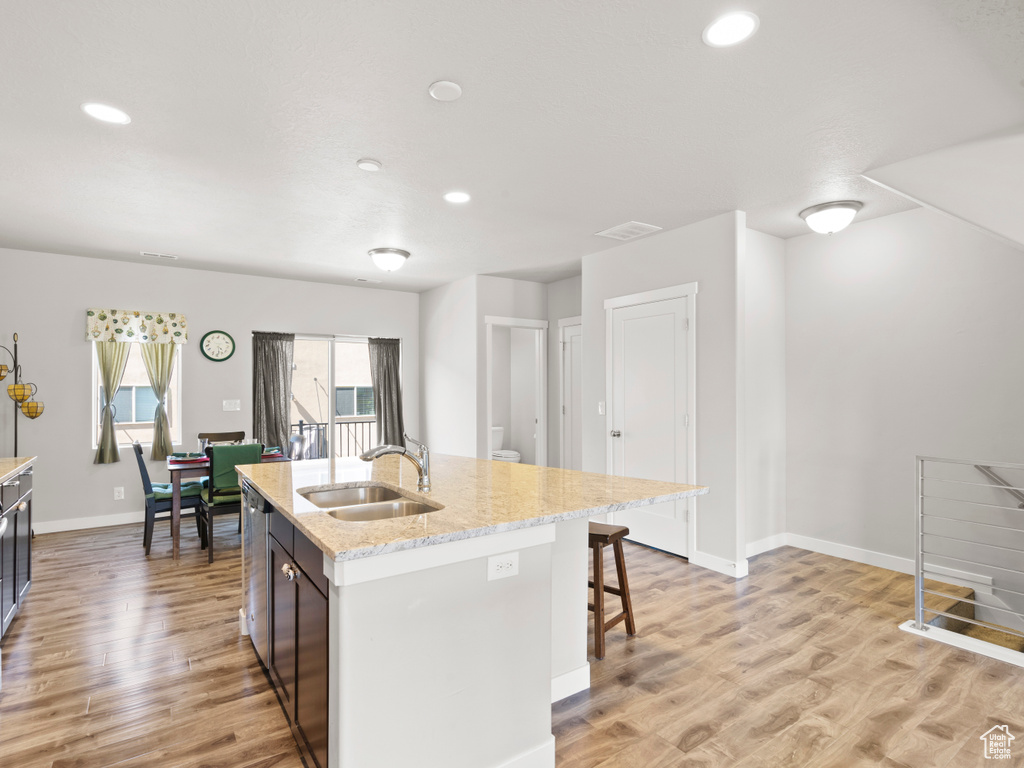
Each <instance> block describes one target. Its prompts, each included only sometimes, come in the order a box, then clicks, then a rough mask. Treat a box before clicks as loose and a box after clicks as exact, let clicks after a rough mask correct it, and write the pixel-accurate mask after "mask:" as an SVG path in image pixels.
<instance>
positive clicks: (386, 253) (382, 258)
mask: <svg viewBox="0 0 1024 768" xmlns="http://www.w3.org/2000/svg"><path fill="white" fill-rule="evenodd" d="M369 254H370V258H371V259H373V263H374V264H376V265H377V268H378V269H383V270H384V271H385V272H394V271H395V270H396V269H401V268H402V265H403V264H405V260H406V259H408V258H409V252H408V251H403V250H402V249H401V248H374V249H373V250H372V251H369Z"/></svg>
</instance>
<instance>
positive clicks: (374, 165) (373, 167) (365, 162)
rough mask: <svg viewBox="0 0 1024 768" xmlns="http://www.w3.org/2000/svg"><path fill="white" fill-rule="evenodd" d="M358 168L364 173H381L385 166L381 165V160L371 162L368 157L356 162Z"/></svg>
mask: <svg viewBox="0 0 1024 768" xmlns="http://www.w3.org/2000/svg"><path fill="white" fill-rule="evenodd" d="M356 167H357V168H359V169H361V170H364V171H379V170H380V169H381V168H383V167H384V166H383V165H381V163H380V160H371V159H370V158H368V157H364V158H363V159H362V160H357V161H356Z"/></svg>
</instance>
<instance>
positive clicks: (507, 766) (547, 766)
mask: <svg viewBox="0 0 1024 768" xmlns="http://www.w3.org/2000/svg"><path fill="white" fill-rule="evenodd" d="M498 768H555V737H554V736H549V737H548V738H547V739H545V740H544V742H543V743H541V744H540V745H539V746H537V747H535V748H534V749H531V750H529V751H527V752H522V753H520V754H518V755H516V756H515V757H513V758H512V759H511V760H509V761H508V762H504V763H502V764H501V765H500V766H498Z"/></svg>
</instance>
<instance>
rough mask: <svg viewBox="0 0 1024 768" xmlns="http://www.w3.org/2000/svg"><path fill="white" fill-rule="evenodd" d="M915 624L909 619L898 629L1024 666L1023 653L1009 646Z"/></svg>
mask: <svg viewBox="0 0 1024 768" xmlns="http://www.w3.org/2000/svg"><path fill="white" fill-rule="evenodd" d="M916 624H917V622H916V621H914V620H913V619H910V620H909V621H904V622H903V623H902V624H900V629H902V630H903V631H904V632H909V633H910V634H912V635H917V636H918V637H927V638H928V639H929V640H937V641H938V642H940V643H945V644H946V645H952V646H953V647H954V648H960V649H962V650H965V651H971V652H972V653H979V654H981V655H982V656H988V657H989V658H990V659H998V660H999V661H1005V662H1006V663H1007V664H1013V665H1014V666H1017V667H1024V653H1021V652H1019V651H1011V650H1010V649H1009V648H1003V647H1002V646H1001V645H993V644H992V643H988V642H985V641H984V640H979V639H978V638H976V637H966V636H965V635H961V634H959V633H957V632H950V631H949V630H948V629H942V628H940V627H932V626H929V625H927V624H926V625H925V626H924V627H923V628H922V629H918V628H917V627H916V626H915V625H916Z"/></svg>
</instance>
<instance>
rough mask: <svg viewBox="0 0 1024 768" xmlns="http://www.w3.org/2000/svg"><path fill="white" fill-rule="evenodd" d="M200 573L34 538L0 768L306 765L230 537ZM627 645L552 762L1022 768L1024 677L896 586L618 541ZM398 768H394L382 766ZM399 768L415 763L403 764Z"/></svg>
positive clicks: (794, 555) (616, 634)
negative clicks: (246, 601)
mask: <svg viewBox="0 0 1024 768" xmlns="http://www.w3.org/2000/svg"><path fill="white" fill-rule="evenodd" d="M217 522H218V540H217V561H216V562H215V563H214V565H213V566H212V567H209V566H207V565H206V560H205V556H204V555H203V554H202V553H201V552H200V550H199V547H198V543H197V542H196V540H195V538H194V535H193V534H192V531H191V528H188V527H186V526H183V537H182V559H181V560H180V561H179V562H178V563H174V562H173V561H172V560H171V559H170V542H169V537H168V536H167V533H166V525H164V526H163V527H162V528H158V529H157V535H156V537H155V540H154V547H153V554H152V556H151V557H150V558H148V559H147V558H146V557H145V555H144V553H143V550H142V545H141V541H142V532H141V526H122V527H119V528H109V529H104V530H100V531H87V532H73V533H61V534H49V535H46V536H39V537H37V538H36V540H35V547H36V549H35V552H36V561H35V574H34V579H35V580H34V584H33V588H32V592H31V594H30V596H29V600H28V603H27V605H26V607H25V610H24V612H23V613H22V614H21V616H20V617H19V618H18V619H17V620H16V623H15V626H14V627H12V631H11V635H10V636H9V637H8V638H7V639H6V640H5V641H4V647H3V669H4V687H3V692H2V693H0V766H2V767H3V768H22V766H25V767H28V766H41V767H51V766H52V767H53V768H70V767H71V766H76V767H81V768H103V767H104V766H113V765H116V766H118V767H119V768H135V766H147V767H157V768H163V767H164V766H173V767H174V768H178V767H179V766H180V767H187V768H199V767H200V766H210V767H211V768H213V767H215V766H224V767H225V768H226V767H227V766H230V767H231V768H256V767H257V766H259V767H261V768H271V767H272V766H273V767H277V768H293V767H295V766H300V765H301V764H302V763H301V760H300V758H299V756H298V753H297V751H296V749H295V747H294V743H293V741H292V736H291V733H290V731H289V730H288V727H287V723H286V721H285V718H284V715H283V713H282V712H281V709H280V707H279V705H278V703H277V699H276V697H275V696H274V693H273V692H272V690H271V688H270V685H269V683H268V682H267V680H266V678H265V676H264V674H263V672H262V671H261V670H260V667H259V665H258V663H257V661H256V659H255V656H254V654H253V652H252V650H251V647H250V646H249V642H248V640H247V639H246V638H243V637H240V636H239V634H238V623H237V610H238V607H239V603H240V580H241V575H240V566H239V545H238V536H237V534H236V533H235V532H234V529H233V528H232V525H231V523H230V522H229V521H227V520H218V521H217ZM626 561H627V565H628V569H629V577H630V584H631V587H632V590H633V600H634V608H635V610H636V612H637V623H638V628H639V632H638V634H637V636H636V637H633V638H627V637H626V636H625V633H624V631H623V630H622V628H621V627H616V628H615V629H613V630H612V631H610V632H609V633H608V651H607V656H606V658H605V659H604V660H603V661H600V662H598V661H593V662H592V667H591V669H592V675H593V687H592V689H591V690H590V691H589V692H587V693H583V694H578V695H576V696H574V697H571V698H570V699H567V700H565V701H563V702H560V703H558V704H557V705H555V707H554V708H553V724H554V733H555V735H556V738H557V742H556V744H557V752H558V763H557V764H558V768H590V767H594V768H598V767H599V768H610V767H612V766H614V767H617V768H634V767H636V768H639V767H640V766H644V767H645V768H670V767H672V768H675V767H677V766H678V768H712V767H713V766H714V767H718V766H721V767H723V768H724V767H726V766H728V767H729V768H768V767H769V766H772V767H775V766H785V767H787V768H788V767H789V766H794V767H796V766H813V767H814V768H819V767H821V768H848V767H851V766H890V767H899V766H912V767H913V768H919V767H920V768H925V767H926V766H935V767H936V768H938V767H939V766H948V767H949V768H960V767H961V766H965V767H970V766H991V765H1004V766H1005V765H1013V766H1018V765H1021V764H1022V763H1024V760H1022V759H1021V758H1020V757H1016V758H1015V759H1012V760H1002V761H991V760H985V759H984V757H983V754H982V742H981V740H980V738H979V737H980V736H981V734H982V733H984V732H985V731H986V730H988V728H990V727H992V726H993V725H1001V724H1006V725H1008V726H1009V728H1010V730H1011V732H1013V733H1014V734H1018V735H1019V738H1020V740H1021V744H1022V746H1020V747H1019V748H1017V749H1015V751H1016V752H1019V753H1020V755H1021V756H1022V757H1024V695H1022V694H1024V688H1022V687H1021V683H1022V682H1024V670H1021V669H1019V668H1016V667H1013V666H1010V665H1006V664H1002V663H1000V662H996V661H992V660H990V659H986V658H984V657H980V656H975V655H973V654H969V653H966V652H963V651H958V650H955V649H951V648H948V647H946V646H942V645H940V644H938V643H932V642H928V641H925V640H921V639H918V638H915V637H914V636H911V635H908V634H906V633H904V632H900V631H899V630H898V629H897V628H896V625H897V624H898V623H899V622H900V621H902V620H904V619H906V618H909V617H910V613H911V608H910V606H911V587H912V584H911V579H910V577H907V576H903V575H900V574H895V573H893V572H891V571H885V570H881V569H878V568H871V567H869V566H864V565H859V564H856V563H850V562H848V561H844V560H837V559H835V558H830V557H826V556H823V555H818V554H814V553H810V552H806V551H803V550H797V549H792V548H783V549H780V550H776V551H775V552H771V553H767V554H765V555H761V556H759V557H757V558H754V559H753V560H752V561H751V574H750V576H749V577H748V578H747V579H744V580H742V581H739V582H736V581H734V580H732V579H729V578H727V577H725V576H720V575H718V574H715V573H712V572H710V571H705V570H702V569H700V568H696V567H692V566H690V565H688V564H687V563H686V562H685V561H683V560H680V559H678V558H675V557H671V556H669V555H665V554H663V553H659V552H654V551H651V550H647V549H643V548H640V547H636V546H632V545H627V547H626ZM396 768H406V767H405V766H396ZM409 768H415V767H409Z"/></svg>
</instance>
